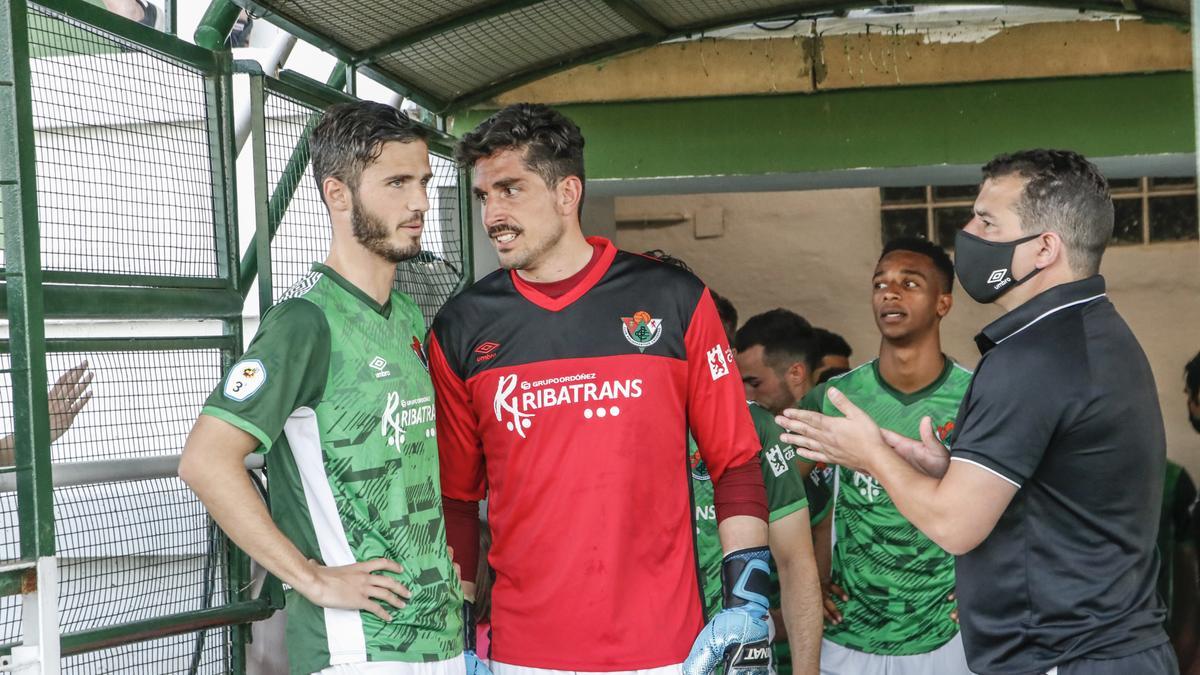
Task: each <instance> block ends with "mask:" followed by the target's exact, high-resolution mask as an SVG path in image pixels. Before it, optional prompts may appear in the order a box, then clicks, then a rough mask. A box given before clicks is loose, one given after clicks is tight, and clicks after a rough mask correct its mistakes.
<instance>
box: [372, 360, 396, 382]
mask: <svg viewBox="0 0 1200 675" xmlns="http://www.w3.org/2000/svg"><path fill="white" fill-rule="evenodd" d="M367 365H368V366H370V367H371V369H372V370H374V371H375V379H377V380H378V379H380V378H383V377H387V376H388V375H391V374H392V371H390V370H388V369H387V359H385V358H383V357H382V356H376V357H375V358H373V359H371V362H370V363H368V364H367Z"/></svg>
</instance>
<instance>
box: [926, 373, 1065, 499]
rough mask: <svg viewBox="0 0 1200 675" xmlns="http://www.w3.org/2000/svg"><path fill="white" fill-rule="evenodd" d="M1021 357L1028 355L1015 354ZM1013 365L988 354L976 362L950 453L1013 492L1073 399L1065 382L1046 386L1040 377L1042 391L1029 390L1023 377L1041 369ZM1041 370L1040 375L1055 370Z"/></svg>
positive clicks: (1034, 464) (1038, 458) (1030, 470)
mask: <svg viewBox="0 0 1200 675" xmlns="http://www.w3.org/2000/svg"><path fill="white" fill-rule="evenodd" d="M1022 353H1024V354H1029V351H1028V350H1026V351H1025V352H1020V351H1018V352H1015V355H1016V356H1018V357H1019V356H1020V355H1021V354H1022ZM993 356H995V357H1001V358H992V357H993ZM1019 360H1020V359H1019V358H1013V357H1012V355H1005V354H1002V353H1001V352H999V351H992V352H989V353H988V355H987V356H985V357H984V360H983V361H981V362H980V364H979V368H978V369H977V370H976V371H975V378H974V379H973V380H972V381H971V385H970V387H969V388H968V389H967V394H966V396H965V397H964V399H963V403H962V407H961V408H960V409H959V413H958V419H957V421H956V422H955V424H954V430H955V438H954V444H953V447H952V449H951V451H950V457H951V459H953V460H958V461H965V462H969V463H971V464H975V465H977V466H980V467H982V468H984V469H986V470H987V471H990V472H992V473H993V474H995V475H997V476H999V477H1000V478H1002V479H1004V480H1006V481H1008V482H1009V483H1011V484H1013V485H1014V486H1016V487H1018V488H1020V487H1021V485H1022V484H1024V483H1025V481H1027V480H1028V479H1029V477H1030V476H1032V475H1033V473H1034V471H1035V470H1037V467H1038V465H1039V464H1040V463H1041V461H1042V456H1043V455H1044V454H1045V452H1046V448H1047V447H1048V446H1049V445H1050V440H1051V438H1052V437H1053V435H1054V432H1055V430H1056V429H1057V428H1058V424H1059V421H1060V419H1062V417H1063V416H1064V415H1065V414H1066V406H1067V405H1069V403H1070V401H1071V400H1072V399H1073V398H1075V396H1074V395H1073V394H1072V392H1071V391H1069V390H1068V389H1067V388H1066V386H1068V385H1069V384H1070V383H1066V382H1057V383H1051V382H1049V381H1048V380H1049V378H1041V380H1042V382H1041V385H1042V386H1039V387H1038V391H1031V385H1030V381H1029V378H1028V374H1029V373H1030V372H1037V371H1038V370H1039V369H1040V368H1042V367H1041V366H1039V364H1038V363H1036V361H1037V359H1026V361H1029V362H1026V363H1019V362H1018V361H1019ZM1043 365H1045V366H1046V367H1045V368H1043V369H1042V370H1043V372H1053V371H1054V370H1055V369H1053V368H1050V367H1049V365H1048V364H1043ZM1060 379H1061V378H1060ZM1056 385H1057V388H1056Z"/></svg>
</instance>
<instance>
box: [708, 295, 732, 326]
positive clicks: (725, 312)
mask: <svg viewBox="0 0 1200 675" xmlns="http://www.w3.org/2000/svg"><path fill="white" fill-rule="evenodd" d="M708 292H709V294H711V295H712V299H713V304H714V305H716V306H717V316H719V317H721V322H722V323H727V324H729V325H730V326H733V327H735V328H736V327H737V307H734V306H733V303H732V302H730V301H729V298H727V297H725V296H723V295H719V294H718V293H717V292H716V291H714V290H712V289H711V288H710V289H708Z"/></svg>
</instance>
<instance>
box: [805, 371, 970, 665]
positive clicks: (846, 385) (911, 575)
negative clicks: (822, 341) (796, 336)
mask: <svg viewBox="0 0 1200 675" xmlns="http://www.w3.org/2000/svg"><path fill="white" fill-rule="evenodd" d="M970 382H971V372H970V371H969V370H966V369H965V368H962V367H961V366H959V365H957V364H955V363H954V362H953V361H951V360H950V359H946V366H945V368H944V369H943V370H942V374H941V376H939V377H938V379H937V380H936V381H935V382H933V383H932V384H930V385H929V386H928V387H925V388H924V389H922V390H921V391H918V392H914V393H912V394H905V393H902V392H900V391H897V390H896V389H893V388H892V387H891V386H889V385H888V384H887V383H886V382H884V380H883V378H882V377H881V376H880V375H879V361H878V359H876V360H874V361H871V362H870V363H867V364H864V365H862V366H860V367H858V368H856V369H854V370H852V371H850V372H849V373H846V374H844V375H841V376H839V377H835V378H832V379H830V380H829V382H827V383H825V384H822V385H821V386H819V387H817V388H816V389H814V390H813V391H811V392H809V395H808V396H805V397H804V400H803V401H802V402H801V404H800V405H801V407H802V408H806V409H808V410H817V411H820V412H822V413H825V414H827V415H837V416H840V415H841V413H839V412H838V411H837V409H836V408H834V407H833V404H832V403H830V402H829V400H828V399H827V398H826V397H825V391H826V390H827V388H828V387H830V386H834V387H837V389H838V391H841V392H842V393H843V394H845V395H846V396H847V398H849V399H850V400H851V401H852V402H853V403H854V404H855V405H857V406H858V407H859V408H862V409H863V410H864V411H865V412H866V413H867V414H868V415H870V416H871V418H872V419H874V420H875V422H876V423H878V424H879V426H880V427H883V428H885V429H891V430H892V431H895V432H897V433H900V434H903V435H905V436H908V437H909V438H920V424H921V418H922V417H925V416H931V417H932V418H933V423H934V426H935V428H936V431H937V434H938V438H939V439H940V440H941V441H942V442H943V443H945V444H946V445H947V447H949V444H950V433H951V432H952V431H953V429H954V419H955V417H956V416H957V415H958V408H959V404H960V403H961V402H962V399H963V396H965V395H966V393H967V387H968V385H969V384H970ZM835 476H836V477H835V481H836V483H835V486H834V507H833V533H834V534H833V537H834V539H833V541H834V544H833V569H832V578H833V582H834V583H836V584H838V585H839V586H841V587H842V588H843V589H845V591H846V593H847V594H848V595H849V596H850V599H849V600H848V601H847V602H845V603H841V609H842V615H843V617H844V620H843V621H842V623H840V624H836V625H834V624H828V623H827V624H826V625H825V637H826V638H828V639H829V640H831V641H833V642H835V643H837V644H839V645H842V646H843V647H848V648H850V649H856V650H858V651H862V652H866V653H869V654H880V655H886V656H907V655H912V654H924V653H927V652H931V651H933V650H935V649H937V648H938V647H941V646H942V645H944V644H946V643H947V642H949V641H950V640H951V639H953V638H954V636H955V635H956V634H957V633H958V624H956V623H955V622H954V620H953V619H951V618H950V611H951V609H952V605H951V604H950V603H949V602H947V600H946V596H947V595H949V594H950V593H952V592H953V591H954V556H952V555H950V554H949V553H946V552H945V551H943V550H942V549H941V548H940V547H938V545H937V544H934V543H933V542H932V541H930V540H929V538H928V537H926V536H925V535H924V534H922V533H921V531H920V530H918V529H917V528H916V527H914V526H913V525H912V524H911V523H909V522H908V520H906V519H905V518H904V516H902V515H900V512H899V511H898V510H897V509H896V506H895V505H894V504H893V503H892V500H891V498H890V497H888V494H887V492H886V491H884V489H883V488H882V487H881V486H880V485H879V483H878V481H876V480H875V479H874V478H871V477H870V476H867V475H865V474H862V473H859V472H857V471H851V470H849V469H846V468H845V467H838V468H837V473H836V475H835Z"/></svg>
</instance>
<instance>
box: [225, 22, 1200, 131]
mask: <svg viewBox="0 0 1200 675" xmlns="http://www.w3.org/2000/svg"><path fill="white" fill-rule="evenodd" d="M235 2H236V3H237V4H239V5H241V6H243V7H246V8H247V9H249V10H250V11H251V12H253V13H254V14H255V15H256V16H262V17H264V18H266V19H267V20H268V21H271V22H273V23H276V24H278V25H280V26H282V27H284V28H285V29H287V30H289V31H291V32H293V33H295V34H297V35H299V36H301V37H303V38H305V39H307V40H309V41H311V42H314V43H316V44H317V45H318V46H320V47H322V48H324V49H327V50H329V51H331V52H333V53H334V54H337V55H338V56H339V57H340V58H342V59H343V60H345V61H347V62H349V63H352V64H354V65H356V66H357V67H358V68H359V69H360V71H362V72H364V73H366V74H367V75H370V76H375V77H377V78H379V79H383V80H385V81H390V82H391V83H393V84H395V85H399V87H400V88H401V89H403V90H404V91H405V92H406V93H407V94H408V96H409V97H410V98H412V99H414V100H416V101H417V102H418V103H421V104H422V105H424V106H426V107H428V108H430V109H431V110H434V111H435V112H444V111H447V110H453V109H460V108H464V107H467V106H470V105H472V104H474V103H478V102H480V101H484V100H487V99H489V98H491V97H493V96H495V95H496V94H498V93H500V92H503V91H506V90H508V89H512V88H514V87H517V86H519V85H521V84H524V83H526V82H529V81H532V80H535V79H538V78H541V77H544V76H546V75H549V74H551V73H553V72H556V71H559V70H563V69H565V68H569V67H572V66H575V65H579V64H581V63H587V62H590V61H594V60H597V59H601V58H605V57H609V56H614V55H616V54H620V53H623V52H626V51H631V50H634V49H638V48H641V47H647V46H650V45H654V44H657V43H659V42H662V41H664V40H669V39H674V38H678V37H681V36H687V35H695V34H698V33H700V32H703V31H706V30H711V29H715V28H720V27H725V26H731V25H736V24H739V23H747V22H750V21H758V20H767V19H773V18H781V17H788V16H793V17H794V16H797V15H812V14H815V13H820V12H829V11H839V10H848V9H855V8H863V7H880V6H883V5H885V4H887V3H870V2H862V1H857V2H855V1H848V0H807V1H803V2H796V1H794V0H793V1H791V2H784V1H781V0H407V1H405V2H395V1H394V0H235ZM1026 4H1035V5H1038V6H1043V7H1045V6H1051V7H1063V8H1074V9H1091V10H1100V11H1112V12H1128V13H1136V14H1141V15H1144V16H1148V17H1157V18H1168V19H1170V18H1175V19H1179V18H1184V17H1186V16H1187V12H1188V6H1189V5H1188V2H1187V0H1088V1H1084V2H1080V1H1075V0H1029V1H1028V2H1027V3H1026Z"/></svg>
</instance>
